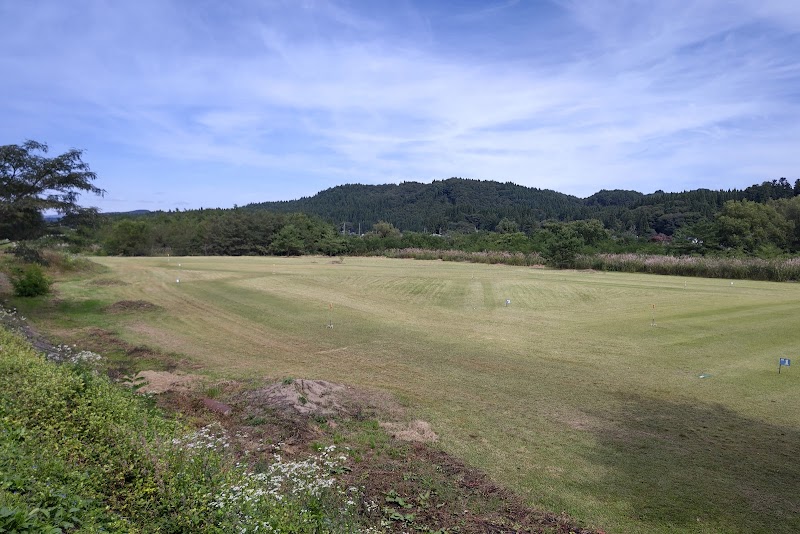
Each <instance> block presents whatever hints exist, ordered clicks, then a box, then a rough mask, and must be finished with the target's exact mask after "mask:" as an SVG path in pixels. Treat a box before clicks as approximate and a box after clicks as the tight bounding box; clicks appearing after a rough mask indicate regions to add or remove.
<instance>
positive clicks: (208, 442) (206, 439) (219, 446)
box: [172, 423, 231, 451]
mask: <svg viewBox="0 0 800 534" xmlns="http://www.w3.org/2000/svg"><path fill="white" fill-rule="evenodd" d="M172 444H173V445H176V446H178V447H183V448H185V449H189V450H199V449H215V450H218V451H219V450H223V449H227V448H228V447H230V445H231V444H230V441H229V440H228V434H227V432H225V429H224V428H223V427H222V425H220V424H219V423H212V424H210V425H206V426H204V427H203V428H201V429H200V430H197V431H195V432H192V433H191V434H188V435H186V436H183V437H182V438H175V439H173V440H172Z"/></svg>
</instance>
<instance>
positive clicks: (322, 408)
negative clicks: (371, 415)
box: [245, 380, 349, 415]
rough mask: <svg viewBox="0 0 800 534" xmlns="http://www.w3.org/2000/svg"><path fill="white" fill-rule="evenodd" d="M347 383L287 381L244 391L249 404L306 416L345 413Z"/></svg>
mask: <svg viewBox="0 0 800 534" xmlns="http://www.w3.org/2000/svg"><path fill="white" fill-rule="evenodd" d="M348 389H349V388H348V387H347V386H343V385H341V384H334V383H333V382H327V381H325V380H285V381H283V382H278V383H276V384H270V385H269V386H266V387H264V388H260V389H256V390H253V391H250V392H248V393H246V394H245V397H246V398H247V401H248V403H249V404H267V405H270V406H274V407H277V408H283V409H288V410H292V411H295V412H297V413H299V414H304V415H311V414H313V415H334V414H342V413H346V412H347V409H346V406H347V405H348V404H349V402H348V395H347V391H348Z"/></svg>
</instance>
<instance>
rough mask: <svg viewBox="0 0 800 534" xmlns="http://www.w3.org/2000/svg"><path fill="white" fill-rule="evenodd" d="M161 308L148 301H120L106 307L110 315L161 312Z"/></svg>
mask: <svg viewBox="0 0 800 534" xmlns="http://www.w3.org/2000/svg"><path fill="white" fill-rule="evenodd" d="M160 309H161V306H157V305H155V304H153V303H152V302H148V301H146V300H120V301H118V302H115V303H114V304H112V305H111V306H108V307H106V312H108V313H126V312H148V311H157V310H160Z"/></svg>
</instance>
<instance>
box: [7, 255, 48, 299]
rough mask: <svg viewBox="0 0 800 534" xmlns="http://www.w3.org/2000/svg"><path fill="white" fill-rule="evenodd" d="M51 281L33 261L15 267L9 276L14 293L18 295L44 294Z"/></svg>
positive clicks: (34, 295)
mask: <svg viewBox="0 0 800 534" xmlns="http://www.w3.org/2000/svg"><path fill="white" fill-rule="evenodd" d="M51 283H52V282H51V281H50V279H49V278H47V276H45V274H44V271H43V270H42V268H41V267H40V266H39V265H37V264H35V263H32V264H30V265H28V266H27V267H24V268H22V267H21V268H18V269H16V270H15V272H14V273H13V275H12V277H11V285H13V286H14V294H15V295H16V296H18V297H38V296H39V295H46V294H47V293H49V292H50V284H51Z"/></svg>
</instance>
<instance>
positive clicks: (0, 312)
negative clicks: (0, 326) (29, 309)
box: [0, 306, 25, 325]
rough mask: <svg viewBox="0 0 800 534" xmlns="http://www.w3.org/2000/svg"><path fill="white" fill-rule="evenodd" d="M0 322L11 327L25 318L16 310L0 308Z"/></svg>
mask: <svg viewBox="0 0 800 534" xmlns="http://www.w3.org/2000/svg"><path fill="white" fill-rule="evenodd" d="M0 320H2V321H3V322H5V323H7V324H11V325H13V324H19V323H21V322H22V321H25V316H24V315H22V314H21V313H19V312H18V311H17V309H16V308H8V309H6V308H5V307H3V306H0Z"/></svg>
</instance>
